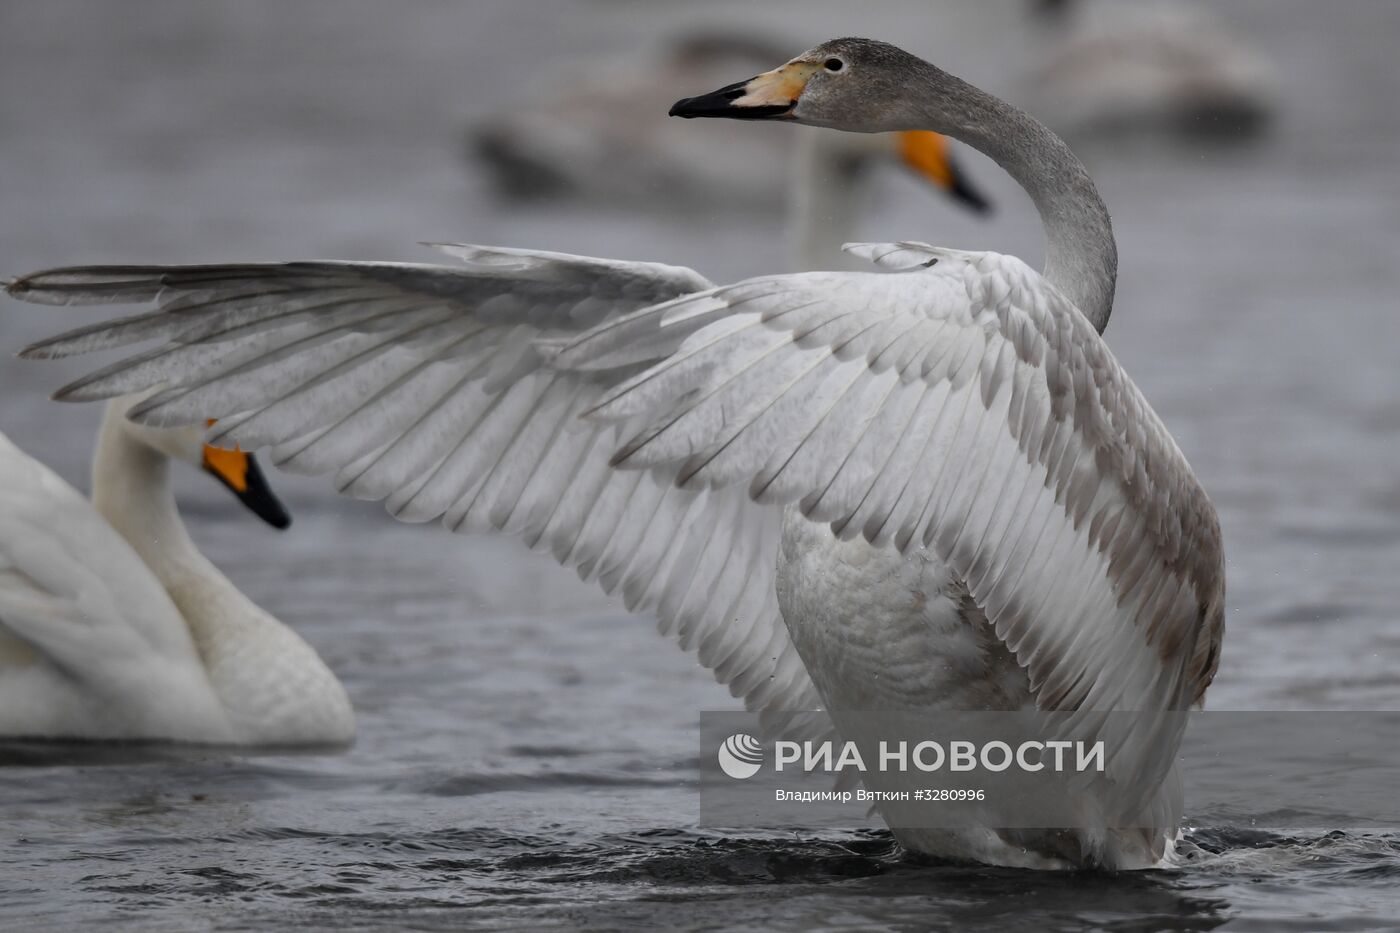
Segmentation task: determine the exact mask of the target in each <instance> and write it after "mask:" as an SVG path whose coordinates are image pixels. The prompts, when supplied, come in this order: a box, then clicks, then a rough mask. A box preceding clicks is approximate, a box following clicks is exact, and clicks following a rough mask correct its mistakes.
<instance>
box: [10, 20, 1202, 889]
mask: <svg viewBox="0 0 1400 933" xmlns="http://www.w3.org/2000/svg"><path fill="white" fill-rule="evenodd" d="M671 113H672V115H675V116H680V117H713V118H734V119H742V120H771V121H777V122H782V123H804V124H809V125H813V126H818V127H828V128H836V129H843V130H849V131H855V132H889V131H902V130H909V129H924V130H931V131H934V132H937V133H941V134H944V135H947V136H950V137H952V138H954V139H958V140H961V141H963V142H965V143H967V144H969V145H971V146H974V147H975V148H977V149H979V150H981V151H982V152H983V153H985V154H986V155H988V156H989V157H991V158H992V159H994V160H995V161H996V162H998V163H999V164H1000V165H1001V166H1002V168H1004V169H1005V170H1006V171H1007V172H1008V173H1009V174H1010V175H1011V176H1012V177H1013V178H1014V179H1015V180H1016V181H1017V182H1019V183H1020V185H1021V186H1022V188H1024V189H1025V190H1026V191H1027V192H1028V194H1029V195H1030V197H1031V198H1032V200H1033V201H1034V203H1035V205H1036V207H1037V208H1038V210H1039V213H1040V216H1041V218H1042V220H1043V224H1044V228H1045V234H1046V240H1047V249H1046V263H1045V268H1044V271H1043V272H1037V271H1035V270H1034V269H1032V268H1031V267H1029V266H1028V265H1026V264H1025V263H1023V262H1022V261H1020V260H1018V259H1016V258H1014V257H1011V256H1006V255H1002V254H998V253H994V252H967V251H961V250H955V249H946V248H937V247H933V246H929V245H927V244H922V243H916V242H901V243H886V244H852V245H851V246H850V249H851V251H852V252H853V253H854V254H856V255H859V256H863V257H865V258H867V259H869V260H871V261H873V263H874V264H875V266H876V267H877V268H876V269H875V270H873V271H866V272H858V273H856V272H806V273H796V274H780V275H766V276H759V277H756V278H751V279H746V280H743V281H740V282H737V283H734V284H731V285H727V286H715V285H713V284H712V283H710V282H709V281H708V280H706V279H705V278H704V277H703V276H701V275H700V274H699V273H697V272H694V271H693V270H690V269H688V268H684V267H679V266H671V265H664V264H660V263H652V262H629V261H619V260H612V259H602V258H593V257H586V256H577V255H570V254H562V253H553V252H543V251H538V250H530V249H513V248H497V247H481V246H466V245H450V244H448V245H440V248H441V249H443V250H444V251H446V252H447V253H448V254H449V255H451V256H454V257H455V258H456V259H457V260H458V261H459V264H458V265H443V264H413V263H383V262H285V263H254V264H214V265H194V266H136V265H133V266H86V267H81V266H80V267H70V268H62V269H55V270H50V271H43V272H36V273H33V274H30V275H25V276H22V277H20V278H18V279H15V280H12V281H11V282H10V283H9V284H8V285H7V289H8V291H9V293H10V294H11V295H13V296H14V297H16V298H19V299H22V300H25V301H31V302H38V303H45V304H54V305H72V304H143V303H149V302H155V304H156V307H155V308H154V309H153V310H150V309H148V310H146V311H144V312H143V313H140V314H137V315H135V316H132V317H126V318H118V319H114V320H105V321H100V322H96V323H94V324H90V325H88V326H86V327H83V328H80V329H78V330H75V331H71V332H68V333H66V334H61V335H58V336H55V337H52V338H49V339H47V340H44V341H41V342H39V343H37V344H34V345H32V346H30V347H29V348H27V349H26V350H24V351H23V354H22V355H24V356H26V357H29V358H35V359H43V358H52V357H67V356H72V355H75V354H81V353H87V352H91V351H97V350H110V349H115V348H121V347H131V346H134V345H138V344H146V343H148V342H150V341H158V342H157V343H156V345H155V346H154V347H151V348H149V349H146V350H144V351H142V352H139V353H137V354H136V355H134V356H129V357H128V358H126V359H123V360H119V361H118V362H116V363H113V364H112V365H110V366H107V367H106V368H104V369H101V370H99V371H97V372H94V373H92V374H90V375H88V376H86V377H83V378H81V379H79V380H78V381H76V382H74V383H71V384H69V385H68V386H66V387H65V388H63V389H60V390H59V392H58V393H57V394H56V398H59V399H62V400H67V401H89V400H97V399H102V398H108V397H111V396H116V395H123V394H128V393H131V392H138V391H147V390H150V389H152V388H155V389H156V392H155V394H153V395H151V396H149V397H147V398H145V399H144V400H143V401H141V402H140V403H139V404H137V405H135V406H134V407H133V408H132V409H131V410H130V411H129V412H128V417H130V418H131V419H132V420H134V421H136V422H137V423H139V424H144V425H152V426H178V425H189V424H196V425H197V424H202V423H204V420H205V419H207V418H216V419H218V420H217V421H216V422H215V423H214V426H213V428H212V429H210V431H209V433H208V434H207V435H206V442H207V443H210V444H214V445H216V446H230V445H235V444H236V445H238V446H239V447H241V448H242V449H244V450H258V449H263V448H270V453H271V458H272V460H273V462H275V463H276V464H277V465H278V466H280V467H281V468H283V469H286V470H290V471H293V472H299V473H308V474H332V475H334V477H335V484H336V487H337V489H338V490H339V491H340V492H342V493H344V494H347V495H351V496H356V497H360V498H365V499H372V500H384V501H385V504H386V507H387V508H388V510H389V511H390V512H391V513H392V514H393V515H394V516H395V517H397V518H399V519H401V520H403V521H408V522H424V521H430V520H434V519H441V520H442V522H443V524H444V525H445V526H446V527H447V528H448V529H450V530H453V531H460V532H473V531H487V532H502V533H507V534H513V535H518V536H520V537H521V538H522V539H523V540H524V542H525V543H526V544H527V545H529V546H530V547H532V548H536V549H539V550H543V551H546V552H548V553H550V554H552V555H553V556H554V558H556V559H557V560H558V561H559V562H560V563H561V564H563V565H565V566H567V567H570V568H573V569H574V570H575V571H576V572H577V573H578V574H579V575H580V576H581V577H583V578H585V579H589V580H596V581H597V582H598V583H599V584H600V585H601V586H602V587H603V588H604V589H605V590H606V591H608V592H616V593H620V594H621V595H622V597H623V599H624V601H625V603H626V605H627V606H628V607H629V609H632V610H634V611H636V612H641V613H651V614H654V615H656V616H657V617H658V618H659V620H660V627H661V630H662V632H663V633H665V634H669V635H672V636H675V637H676V638H677V639H678V640H679V642H680V644H681V645H682V647H683V648H685V649H687V650H693V651H694V652H695V653H696V655H697V657H698V659H699V661H700V663H701V664H703V665H704V666H705V667H707V668H709V669H710V670H711V671H712V672H713V673H714V675H715V677H716V678H717V679H718V680H719V681H720V682H721V683H722V684H726V685H727V686H728V687H729V689H730V691H731V692H732V693H733V694H734V695H735V696H737V697H742V698H743V700H744V703H745V704H746V706H747V707H748V708H749V709H751V710H756V711H760V712H764V713H780V712H782V711H792V710H821V709H825V710H827V711H830V712H832V713H835V712H839V711H842V710H891V709H893V710H911V709H913V710H938V709H945V710H947V709H951V710H956V709H978V710H985V709H1010V710H1017V709H1023V708H1025V707H1027V706H1034V707H1036V708H1039V709H1044V710H1062V711H1071V712H1075V711H1077V712H1075V715H1076V716H1079V715H1080V714H1081V713H1082V714H1084V715H1085V716H1087V717H1088V718H1089V719H1091V720H1092V719H1094V717H1095V715H1097V714H1098V713H1099V712H1100V711H1112V710H1131V711H1137V713H1138V715H1139V717H1140V718H1139V719H1138V720H1136V721H1135V723H1134V726H1133V728H1132V730H1131V733H1130V734H1129V735H1127V736H1126V737H1123V736H1121V735H1120V736H1119V738H1120V739H1123V741H1121V742H1118V743H1116V744H1115V746H1114V749H1115V750H1114V751H1113V752H1112V753H1111V756H1110V760H1109V767H1110V772H1111V776H1113V777H1115V781H1114V783H1113V785H1112V787H1110V788H1109V789H1107V790H1103V789H1099V790H1094V791H1092V793H1093V794H1094V795H1097V796H1091V797H1086V798H1085V800H1084V803H1085V805H1086V806H1087V807H1090V808H1091V809H1092V808H1097V809H1098V810H1100V811H1101V812H1105V813H1107V812H1110V811H1113V812H1120V810H1121V807H1122V806H1127V805H1128V804H1129V802H1130V801H1131V802H1132V804H1131V805H1132V806H1133V807H1134V808H1136V807H1138V805H1139V804H1141V805H1142V806H1144V807H1145V808H1146V810H1147V811H1150V813H1151V814H1152V820H1151V821H1150V822H1148V823H1147V828H1143V829H1132V830H1119V829H1104V828H1102V827H1100V828H1097V829H1096V828H1092V827H1091V828H1088V829H1079V830H1069V831H1065V832H1041V833H1039V834H1037V833H1035V832H1007V831H1002V830H998V829H996V828H994V827H978V828H969V829H967V830H965V831H949V832H936V831H930V830H927V829H920V828H912V827H902V826H900V825H897V824H896V825H894V826H892V829H893V830H894V832H895V834H896V837H897V838H898V839H899V841H900V842H901V843H902V844H903V845H905V846H906V847H908V848H910V849H913V850H916V851H922V852H928V853H931V854H935V855H939V856H944V857H955V858H963V859H974V860H979V861H983V862H989V863H994V864H1003V865H1024V866H1030V867H1042V868H1061V867H1066V866H1072V865H1086V866H1106V867H1111V868H1136V867H1143V866H1147V865H1154V864H1158V863H1159V862H1160V861H1161V860H1162V859H1163V858H1165V857H1168V856H1169V855H1170V852H1171V850H1172V846H1173V842H1174V839H1175V838H1176V834H1177V826H1178V822H1179V819H1180V813H1181V801H1180V795H1179V785H1178V783H1177V780H1176V771H1175V763H1174V759H1175V753H1176V750H1177V747H1178V745H1179V742H1180V738H1181V728H1182V724H1181V717H1179V716H1175V715H1171V714H1173V713H1175V712H1176V711H1179V710H1185V709H1188V708H1190V707H1192V706H1194V705H1197V704H1200V703H1201V702H1203V700H1204V695H1205V691H1206V688H1207V687H1208V686H1209V684H1210V682H1211V679H1212V678H1213V676H1214V674H1215V670H1216V667H1217V664H1218V661H1219V656H1220V644H1221V638H1222V634H1223V600H1224V572H1223V552H1222V547H1221V539H1220V529H1219V524H1218V521H1217V518H1216V514H1215V510H1214V508H1213V507H1212V506H1211V503H1210V500H1209V498H1208V497H1207V496H1206V494H1205V492H1204V490H1203V489H1202V488H1201V485H1200V484H1199V482H1198V481H1197V480H1196V477H1195V476H1194V474H1193V473H1192V471H1191V468H1190V466H1189V465H1188V464H1187V462H1186V459H1185V458H1184V456H1183V455H1182V453H1181V451H1180V450H1179V449H1178V448H1177V446H1176V443H1175V442H1174V441H1173V439H1172V436H1171V434H1170V433H1169V432H1168V430H1167V429H1166V427H1165V426H1164V425H1163V424H1162V422H1161V421H1160V420H1159V418H1158V417H1157V415H1156V414H1155V413H1154V412H1153V411H1152V409H1151V407H1150V406H1149V405H1148V403H1147V400H1146V399H1145V398H1144V397H1143V396H1142V393H1141V392H1140V391H1139V390H1138V389H1137V387H1136V386H1135V385H1134V384H1133V382H1132V380H1131V379H1130V378H1129V377H1128V375H1127V374H1126V373H1125V372H1124V371H1123V369H1122V368H1121V367H1120V366H1119V364H1118V362H1117V361H1116V360H1115V359H1114V356H1113V354H1112V353H1111V352H1110V351H1109V349H1108V347H1107V345H1106V344H1105V343H1104V342H1103V340H1102V338H1101V337H1100V333H1101V332H1102V331H1103V329H1104V327H1105V325H1106V324H1107V323H1108V319H1109V314H1110V312H1111V311H1112V307H1113V295H1114V286H1115V280H1116V269H1117V251H1116V246H1115V240H1114V236H1113V231H1112V226H1111V224H1110V221H1109V215H1108V211H1107V208H1106V207H1105V205H1104V203H1103V201H1102V200H1101V199H1100V197H1099V195H1098V193H1097V191H1096V190H1095V187H1094V184H1093V182H1092V180H1091V179H1090V177H1089V175H1088V173H1087V171H1086V170H1085V169H1084V167H1083V165H1082V164H1081V163H1080V162H1079V160H1078V159H1076V158H1075V156H1074V154H1073V153H1072V152H1071V151H1070V149H1069V147H1068V146H1067V145H1065V143H1064V142H1063V141H1062V140H1061V139H1060V138H1059V137H1057V136H1055V135H1054V134H1053V133H1051V132H1050V131H1049V130H1048V129H1046V128H1045V127H1044V126H1043V125H1042V124H1040V123H1039V122H1037V121H1036V120H1035V119H1033V118H1032V117H1030V116H1029V115H1028V114H1026V113H1023V112H1021V111H1019V110H1017V109H1015V108H1013V107H1011V106H1010V105H1009V104H1007V103H1005V102H1004V101H1002V100H999V99H998V98H996V97H993V96H992V95H990V94H987V93H986V92H984V91H982V90H980V89H978V88H976V87H974V86H972V85H971V84H968V83H966V82H964V81H962V80H960V79H959V78H956V77H954V76H952V75H950V74H948V73H946V72H944V71H942V70H941V69H939V68H937V67H935V66H934V65H932V64H929V63H928V62H925V61H923V60H922V59H920V58H918V57H916V56H914V55H911V54H909V53H908V52H905V51H902V50H900V49H898V48H896V47H894V46H892V45H889V44H886V43H884V42H879V41H875V40H869V39H837V40H832V41H830V42H826V43H824V44H822V45H819V46H817V47H816V48H814V49H812V50H810V51H808V52H806V53H803V54H802V55H799V56H797V57H796V58H794V59H792V60H791V61H789V62H787V63H786V64H784V65H781V66H780V67H778V68H776V69H774V70H772V71H768V72H764V73H762V74H759V75H758V76H756V77H754V78H751V79H748V80H744V81H740V82H738V83H736V84H732V85H728V86H725V87H723V88H721V89H719V90H717V91H714V92H713V93H709V94H703V95H700V96H698V97H691V98H686V99H684V100H681V101H679V102H677V103H676V104H675V105H674V106H673V107H672V108H671ZM880 270H883V271H880ZM1099 718H1102V717H1099ZM1137 812H1143V811H1141V810H1139V811H1137ZM1103 825H1104V826H1112V825H1114V824H1109V823H1105V824H1103Z"/></svg>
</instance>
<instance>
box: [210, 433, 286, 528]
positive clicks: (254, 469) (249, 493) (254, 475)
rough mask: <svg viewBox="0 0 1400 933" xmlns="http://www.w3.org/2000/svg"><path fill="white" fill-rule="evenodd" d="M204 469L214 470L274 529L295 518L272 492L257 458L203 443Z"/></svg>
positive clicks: (238, 451)
mask: <svg viewBox="0 0 1400 933" xmlns="http://www.w3.org/2000/svg"><path fill="white" fill-rule="evenodd" d="M204 469H205V471H206V472H208V473H212V474H213V475H214V476H215V477H216V478H217V479H218V480H219V482H221V483H223V484H224V485H225V486H227V487H228V488H229V489H231V490H233V494H234V495H235V496H237V497H238V501H239V502H242V503H243V504H244V505H246V506H247V507H248V508H249V509H251V510H252V512H253V514H254V515H256V516H258V518H261V519H262V520H263V521H265V522H267V523H268V524H269V525H271V526H272V527H273V528H286V527H288V526H289V525H291V523H292V517H291V516H290V515H288V514H287V510H286V508H284V507H283V505H282V503H281V502H279V501H278V500H277V497H276V496H275V495H273V494H272V490H271V489H270V488H269V487H268V485H267V480H266V479H265V478H263V474H262V470H261V469H260V468H259V467H258V461H256V460H254V459H253V457H252V455H250V454H245V453H244V452H243V451H241V450H224V449H223V448H221V447H210V446H209V445H208V444H206V445H205V446H204Z"/></svg>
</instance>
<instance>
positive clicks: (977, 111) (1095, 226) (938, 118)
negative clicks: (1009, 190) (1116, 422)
mask: <svg viewBox="0 0 1400 933" xmlns="http://www.w3.org/2000/svg"><path fill="white" fill-rule="evenodd" d="M928 67H929V68H931V69H932V68H933V66H931V65H929V66H928ZM926 83H927V84H928V86H929V91H928V95H927V96H926V97H925V98H924V99H923V100H922V101H921V103H920V104H919V105H918V112H917V113H916V114H915V115H914V116H915V118H917V119H920V120H922V124H923V125H922V126H919V127H916V128H919V129H931V130H935V131H937V132H940V133H943V134H945V135H948V136H952V137H954V138H956V139H960V140H962V141H963V142H965V143H967V144H968V145H970V146H973V147H974V148H976V149H978V150H980V151H981V152H983V153H984V154H986V155H987V156H989V157H991V158H992V159H994V160H995V161H996V162H997V164H999V165H1000V166H1001V167H1002V168H1003V169H1005V170H1006V171H1007V173H1008V174H1010V175H1011V177H1012V178H1014V179H1016V181H1017V182H1018V183H1020V185H1021V187H1022V188H1024V189H1025V190H1026V193H1027V194H1029V195H1030V196H1031V200H1032V201H1034V202H1035V206H1036V209H1037V210H1038V211H1039V212H1040V219H1041V222H1042V223H1043V224H1044V225H1045V237H1046V247H1045V270H1044V273H1045V277H1046V278H1047V279H1048V280H1049V281H1050V282H1052V283H1053V284H1054V285H1055V286H1056V287H1057V288H1059V289H1060V290H1061V291H1063V292H1064V293H1065V294H1066V295H1068V296H1069V298H1070V299H1071V300H1073V301H1074V303H1075V304H1076V305H1077V306H1078V307H1079V310H1080V311H1082V312H1084V315H1085V316H1086V317H1087V318H1088V319H1089V320H1090V322H1092V323H1093V325H1094V327H1095V328H1096V329H1097V330H1098V331H1099V332H1100V333H1102V332H1103V329H1104V327H1106V326H1107V325H1108V316H1109V314H1110V313H1112V311H1113V291H1114V286H1115V283H1116V282H1117V278H1118V247H1117V244H1116V243H1115V242H1114V239H1113V225H1112V223H1111V222H1110V220H1109V216H1108V208H1107V207H1105V206H1104V203H1103V199H1102V198H1100V197H1099V193H1098V190H1097V189H1096V188H1095V187H1094V182H1093V180H1092V179H1090V178H1089V173H1088V171H1087V170H1086V169H1085V168H1084V164H1083V163H1082V162H1080V161H1079V159H1078V158H1077V157H1076V156H1075V155H1074V153H1073V152H1071V151H1070V148H1069V146H1068V145H1066V144H1065V141H1064V140H1062V139H1060V137H1058V136H1056V135H1055V134H1054V133H1052V132H1050V130H1049V129H1047V128H1046V127H1045V125H1044V124H1042V123H1041V122H1040V121H1038V120H1036V119H1035V118H1033V117H1031V116H1030V115H1029V114H1027V113H1024V112H1022V111H1020V110H1018V109H1016V108H1015V107H1013V106H1011V105H1010V104H1008V103H1006V102H1005V101H1003V100H1000V99H998V98H996V97H993V96H992V95H991V94H988V93H986V92H985V91H982V90H980V89H978V88H975V87H973V86H972V85H970V84H968V83H967V82H965V81H962V80H961V79H959V78H956V77H954V76H952V75H949V74H946V73H944V72H941V71H938V70H937V69H933V73H932V74H931V75H929V76H928V78H927V82H926Z"/></svg>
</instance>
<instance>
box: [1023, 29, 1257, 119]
mask: <svg viewBox="0 0 1400 933" xmlns="http://www.w3.org/2000/svg"><path fill="white" fill-rule="evenodd" d="M1060 6H1063V7H1065V9H1062V10H1057V12H1056V17H1057V18H1058V19H1061V20H1064V21H1065V22H1064V23H1063V25H1062V26H1061V28H1060V29H1059V30H1058V31H1059V33H1060V34H1059V35H1058V37H1056V38H1054V39H1052V40H1051V44H1050V49H1049V52H1048V54H1047V55H1046V57H1045V59H1044V61H1043V62H1042V63H1041V64H1040V65H1039V67H1037V68H1036V69H1035V71H1034V73H1033V74H1032V75H1031V76H1030V79H1029V80H1028V82H1027V91H1028V94H1027V99H1028V100H1029V101H1030V103H1031V105H1032V106H1033V107H1034V108H1035V109H1036V110H1037V111H1039V112H1043V113H1044V114H1045V115H1046V119H1047V120H1049V121H1050V122H1051V124H1052V125H1053V126H1055V127H1056V128H1058V129H1061V130H1062V131H1064V132H1066V133H1069V134H1073V135H1074V136H1076V137H1079V136H1087V135H1092V134H1099V133H1110V134H1111V133H1126V132H1134V131H1148V132H1153V131H1156V132H1166V133H1182V134H1189V135H1195V136H1211V137H1217V138H1237V139H1244V138H1248V137H1251V136H1255V135H1257V134H1258V133H1259V132H1260V131H1261V130H1263V129H1264V128H1265V127H1266V126H1267V125H1268V123H1269V120H1270V118H1271V117H1272V115H1273V112H1274V110H1275V108H1276V100H1275V98H1276V89H1275V85H1276V77H1275V75H1274V71H1273V68H1272V67H1271V66H1270V64H1269V62H1268V61H1267V60H1266V59H1265V58H1264V57H1263V56H1262V55H1261V54H1260V53H1259V52H1258V51H1256V50H1255V49H1253V48H1251V47H1250V45H1249V43H1248V42H1247V41H1245V40H1244V39H1242V38H1240V37H1239V36H1236V35H1233V34H1232V33H1231V32H1230V31H1229V30H1228V29H1227V28H1226V27H1225V26H1224V25H1223V24H1222V23H1221V22H1220V21H1219V18H1218V17H1217V16H1215V15H1213V14H1212V13H1211V12H1210V11H1209V10H1207V9H1204V8H1201V7H1197V6H1192V5H1190V4H1184V3H1173V4H1171V5H1170V6H1168V5H1166V4H1161V3H1151V4H1141V3H1138V4H1119V3H1115V4H1111V5H1109V4H1089V5H1088V6H1087V7H1085V5H1084V4H1079V3H1075V4H1069V3H1066V4H1061V5H1060Z"/></svg>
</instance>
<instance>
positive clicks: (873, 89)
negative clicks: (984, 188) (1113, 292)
mask: <svg viewBox="0 0 1400 933" xmlns="http://www.w3.org/2000/svg"><path fill="white" fill-rule="evenodd" d="M919 70H922V71H925V72H927V71H936V69H934V68H933V66H931V65H929V64H928V63H927V62H924V61H921V60H920V59H918V58H915V57H914V56H913V55H910V54H909V53H908V52H904V51H901V50H900V49H897V48H895V47H894V46H892V45H888V44H886V43H884V42H876V41H874V40H873V39H833V40H832V41H830V42H824V43H822V44H821V45H819V46H817V47H816V48H814V49H812V50H811V51H809V52H804V53H802V54H801V55H799V56H797V57H796V58H794V59H793V60H792V61H790V62H788V63H787V64H786V65H783V66H781V67H779V68H775V69H773V70H772V71H767V72H764V73H763V74H761V75H758V76H757V77H754V78H749V79H748V80H747V81H740V82H738V83H737V84H731V85H728V86H727V87H722V88H720V89H719V90H718V91H714V92H712V93H709V94H702V95H700V96H699V97H688V98H686V99H685V100H680V101H677V102H676V103H675V105H674V106H673V107H671V116H673V117H687V118H690V117H723V118H727V119H731V120H789V121H792V122H794V123H805V124H810V125H812V126H824V127H830V128H834V129H840V130H851V131H854V132H868V133H880V132H884V131H886V130H892V129H893V130H899V131H900V132H897V133H892V134H890V136H888V137H882V142H881V144H880V147H889V148H892V149H893V150H894V153H895V155H897V156H898V157H899V159H900V160H901V161H903V162H904V164H905V165H907V166H908V167H909V168H911V169H913V170H914V171H915V172H916V173H918V174H919V175H921V176H923V178H925V179H926V180H928V181H931V182H933V184H934V185H936V186H937V187H939V188H941V189H943V190H944V191H946V192H948V193H949V194H951V195H953V197H955V198H957V199H958V200H960V201H963V202H964V203H965V204H966V205H967V206H969V207H971V208H973V209H975V210H978V211H985V210H987V208H988V204H987V201H986V200H985V199H984V198H983V197H982V196H981V194H979V193H978V192H977V190H976V189H975V188H974V187H973V186H972V185H971V184H969V183H968V181H967V180H966V178H965V177H964V176H963V174H962V172H961V171H960V170H959V169H958V166H957V163H956V162H955V161H954V160H953V157H952V153H951V152H950V151H949V148H948V139H947V137H944V136H940V135H939V134H937V133H933V132H929V131H928V130H920V129H909V127H910V126H912V125H917V123H918V122H919V120H918V118H917V117H915V118H910V117H907V116H904V115H902V114H901V113H900V111H901V110H902V108H903V106H904V102H905V101H906V99H907V98H908V96H909V94H908V91H907V90H906V88H907V85H908V79H909V77H910V76H911V74H912V73H913V72H915V71H919ZM884 139H888V142H883V140H884Z"/></svg>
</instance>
